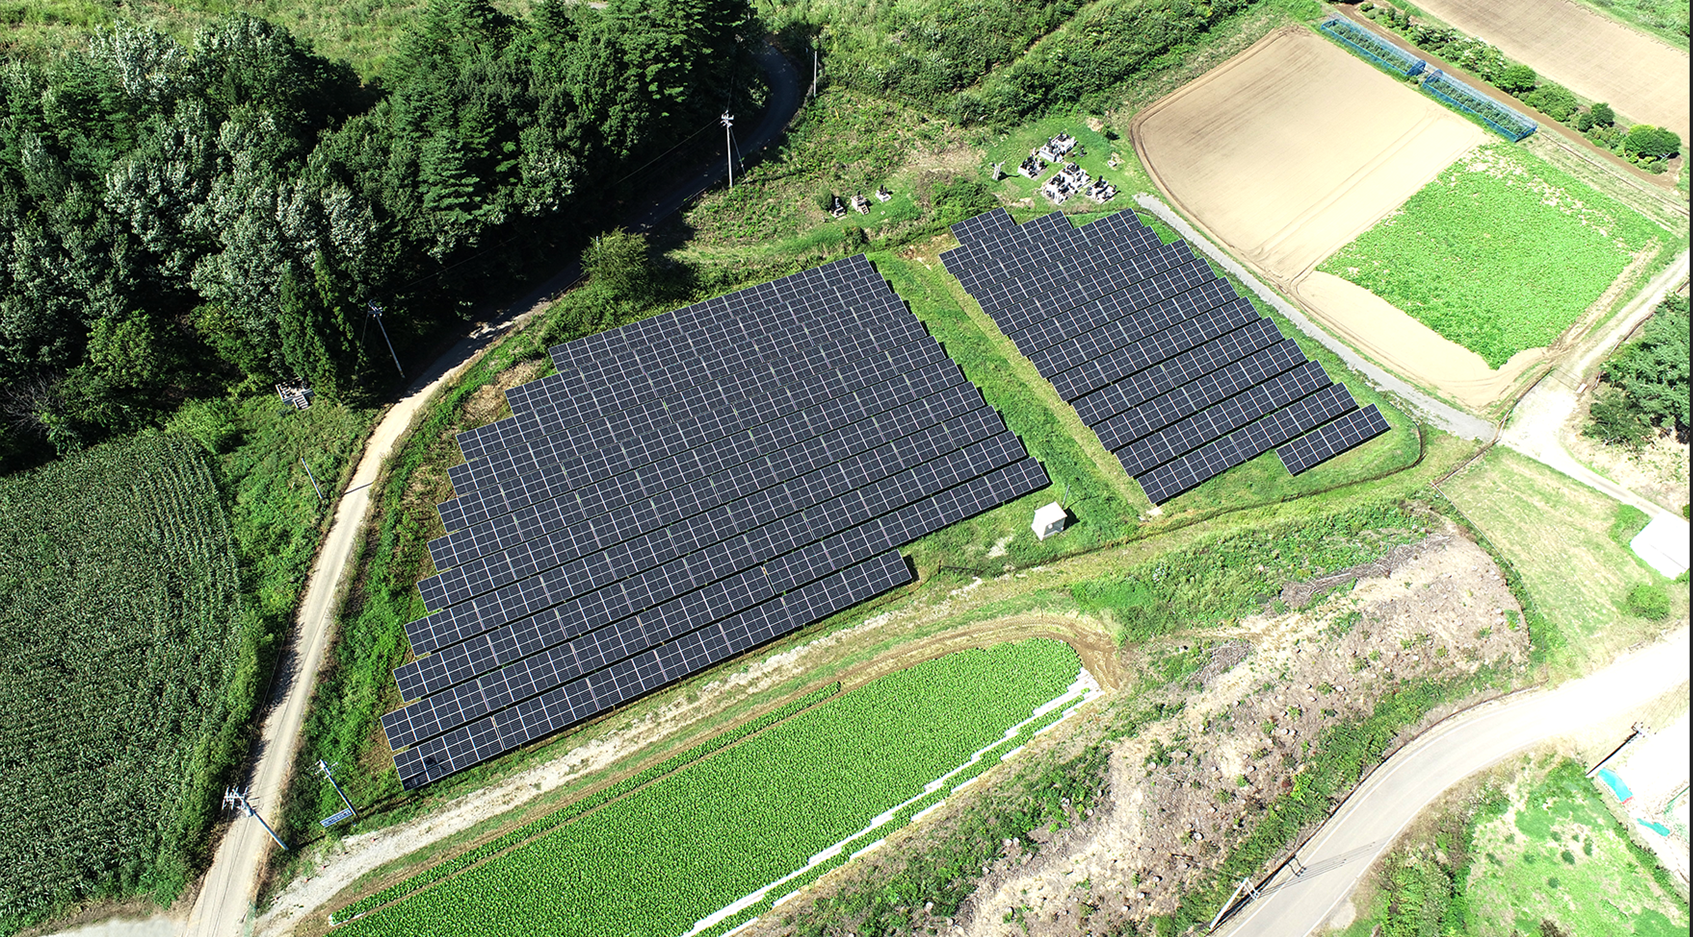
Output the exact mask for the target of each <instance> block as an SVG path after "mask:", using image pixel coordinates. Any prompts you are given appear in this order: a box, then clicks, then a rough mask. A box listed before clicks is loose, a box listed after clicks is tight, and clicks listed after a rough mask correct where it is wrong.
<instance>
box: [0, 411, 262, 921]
mask: <svg viewBox="0 0 1693 937" xmlns="http://www.w3.org/2000/svg"><path fill="white" fill-rule="evenodd" d="M236 549H237V545H236V542H235V538H234V536H233V535H232V532H231V529H230V520H229V514H228V512H227V511H226V510H225V508H224V505H223V502H222V499H221V498H220V497H219V493H218V490H217V487H216V485H215V484H214V481H213V476H212V470H211V466H210V464H209V462H208V460H207V459H206V458H205V455H204V453H203V452H201V451H200V449H199V447H198V446H197V445H195V444H194V443H193V442H191V441H190V440H188V439H186V438H185V437H181V436H168V437H161V436H159V435H156V434H155V435H152V436H144V437H140V438H132V439H128V440H124V441H121V442H114V443H110V444H108V445H104V446H99V447H97V448H94V449H91V450H88V451H86V452H83V453H80V454H78V455H75V456H71V457H67V458H64V459H61V460H59V461H57V462H54V463H53V464H51V465H49V466H47V467H45V468H43V469H39V470H36V471H33V472H28V473H25V474H22V475H18V476H14V477H11V478H7V479H4V480H0V673H4V674H5V678H4V679H0V804H4V805H5V806H4V819H3V822H0V828H3V829H4V834H3V835H0V868H4V869H7V870H8V872H7V874H5V875H0V933H11V932H12V931H14V930H16V929H17V928H18V927H20V926H24V925H27V924H29V923H32V922H34V921H37V920H40V919H42V918H43V917H44V916H45V915H46V914H48V913H50V912H52V911H54V910H55V909H57V908H58V907H61V906H63V905H64V904H66V903H68V902H72V901H78V900H84V899H88V898H96V897H106V896H118V895H127V894H133V893H137V892H142V893H149V894H151V895H152V896H153V897H154V898H156V899H158V900H160V901H169V900H171V899H172V898H174V897H175V896H176V894H177V893H178V892H179V891H180V890H181V889H182V887H183V886H184V885H186V884H187V883H188V880H189V878H190V877H191V875H192V872H193V870H194V868H195V865H196V863H197V862H198V861H199V853H200V850H201V848H202V845H203V842H204V836H205V834H206V832H207V829H208V828H209V827H210V825H211V822H212V820H213V818H214V814H215V811H216V807H217V803H216V796H217V792H216V790H215V785H216V784H217V783H218V782H220V781H221V780H222V779H223V776H224V772H225V771H226V770H227V769H228V767H229V766H230V764H231V762H232V760H233V759H234V758H236V757H239V752H238V748H239V746H240V745H242V743H243V741H244V731H245V727H246V721H247V717H248V714H249V713H250V712H251V708H252V704H253V700H254V697H255V696H256V694H257V692H258V686H257V683H258V681H259V680H260V679H261V677H262V675H261V674H259V673H257V672H256V669H257V666H256V660H257V649H256V647H255V643H256V640H257V632H258V631H259V628H257V627H256V626H255V618H254V615H253V614H252V612H251V610H250V609H249V610H246V611H244V610H243V602H242V600H241V595H240V593H241V577H240V573H239V572H238V567H237V562H236ZM78 805H80V806H78Z"/></svg>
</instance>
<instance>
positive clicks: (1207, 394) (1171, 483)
mask: <svg viewBox="0 0 1693 937" xmlns="http://www.w3.org/2000/svg"><path fill="white" fill-rule="evenodd" d="M1006 221H1007V218H1005V217H1002V216H1001V215H1000V214H995V215H994V217H993V218H991V219H990V218H987V217H986V216H983V217H980V218H975V219H969V220H967V221H964V222H961V223H959V224H958V225H955V226H954V230H955V231H956V232H957V233H958V239H959V245H960V246H959V247H958V248H957V249H955V250H951V251H947V252H946V253H944V254H942V255H941V257H942V261H943V262H944V263H945V264H946V267H947V269H948V270H949V271H950V272H951V273H952V274H953V275H954V276H956V277H958V279H959V282H961V283H962V284H963V285H964V288H965V289H966V290H967V291H968V292H969V293H970V295H971V296H973V297H975V298H976V300H977V302H978V303H980V305H981V307H982V309H983V311H985V312H987V313H988V314H989V315H990V316H992V317H993V318H994V321H995V322H996V323H997V324H998V325H999V327H1000V329H1001V331H1003V332H1004V333H1005V334H1006V336H1007V337H1008V338H1010V339H1011V340H1012V341H1013V342H1015V343H1016V344H1017V347H1018V350H1020V351H1021V352H1022V353H1023V354H1024V355H1026V356H1027V357H1028V358H1029V361H1030V362H1031V363H1032V364H1034V366H1035V368H1036V370H1038V371H1039V372H1040V373H1041V375H1042V376H1043V377H1045V378H1046V379H1047V380H1049V381H1051V382H1052V385H1053V387H1054V388H1055V389H1056V390H1057V391H1058V394H1059V396H1061V397H1063V398H1064V399H1065V400H1067V401H1069V402H1071V403H1072V404H1073V405H1074V406H1075V408H1076V413H1077V415H1078V416H1080V417H1081V418H1082V422H1083V423H1085V424H1087V425H1088V426H1089V427H1090V428H1092V429H1093V430H1094V432H1095V433H1097V434H1098V436H1099V439H1100V442H1102V443H1103V444H1104V445H1105V446H1106V448H1108V449H1111V450H1113V451H1114V452H1115V453H1116V455H1117V456H1118V458H1119V460H1121V462H1122V463H1123V467H1124V469H1125V470H1126V471H1128V472H1129V473H1130V474H1132V475H1135V476H1136V477H1137V478H1138V479H1139V480H1140V482H1141V485H1142V487H1143V488H1144V489H1145V491H1146V493H1147V496H1148V497H1149V498H1151V499H1152V501H1153V502H1155V503H1161V502H1163V501H1166V500H1168V499H1170V498H1172V497H1175V496H1176V495H1178V494H1181V493H1182V492H1184V491H1188V490H1190V489H1192V488H1194V487H1195V486H1197V485H1199V484H1201V483H1203V482H1204V481H1205V480H1206V479H1209V478H1212V477H1214V476H1215V475H1217V474H1218V473H1220V472H1223V471H1225V470H1227V469H1228V468H1230V467H1232V466H1234V465H1238V464H1240V463H1242V462H1245V461H1247V460H1249V459H1251V458H1254V457H1256V456H1257V455H1259V454H1260V453H1262V452H1264V451H1266V450H1267V449H1269V448H1273V447H1275V446H1278V445H1282V444H1283V443H1285V442H1287V440H1289V439H1293V438H1294V437H1295V436H1301V435H1303V434H1305V433H1306V432H1307V431H1309V430H1311V429H1312V428H1314V427H1317V426H1318V425H1319V424H1325V423H1327V425H1326V426H1325V427H1324V428H1323V429H1322V430H1320V431H1319V432H1316V433H1312V434H1311V435H1310V436H1308V437H1306V438H1303V439H1300V440H1298V441H1297V442H1295V443H1291V444H1288V445H1287V446H1285V447H1284V448H1283V450H1282V457H1283V461H1284V462H1285V463H1286V464H1287V466H1288V468H1289V470H1290V471H1294V472H1298V471H1303V470H1304V469H1305V468H1308V467H1309V466H1310V465H1314V464H1316V462H1319V461H1321V460H1322V459H1324V458H1328V457H1329V456H1331V455H1333V454H1334V453H1335V452H1338V451H1342V450H1343V449H1344V448H1346V447H1347V446H1351V445H1357V444H1358V442H1361V441H1362V439H1364V438H1369V437H1368V436H1360V434H1361V433H1365V432H1370V433H1371V434H1374V433H1375V432H1377V427H1378V426H1384V425H1385V421H1382V420H1381V419H1380V415H1379V414H1376V413H1374V412H1373V411H1371V413H1370V414H1369V415H1364V414H1363V413H1362V412H1361V411H1359V412H1351V411H1355V408H1356V403H1355V402H1354V401H1353V400H1352V397H1351V394H1350V393H1348V392H1347V391H1346V389H1345V388H1344V387H1341V386H1339V385H1334V384H1332V383H1331V382H1330V380H1329V378H1328V376H1327V374H1325V373H1324V371H1323V369H1322V368H1321V367H1320V366H1318V365H1317V364H1315V363H1312V362H1310V361H1307V360H1306V358H1305V356H1304V354H1303V353H1301V352H1300V350H1299V347H1298V346H1297V345H1296V344H1295V343H1294V342H1292V341H1289V340H1286V339H1283V338H1282V337H1281V335H1280V333H1279V332H1278V331H1277V329H1276V327H1275V325H1274V323H1272V322H1270V321H1268V320H1266V319H1264V318H1263V317H1262V316H1261V315H1260V314H1259V313H1258V311H1257V309H1256V308H1255V307H1254V306H1253V305H1252V303H1251V302H1250V301H1248V300H1247V299H1245V298H1242V297H1240V296H1239V295H1238V294H1236V293H1235V291H1234V289H1233V287H1231V286H1230V285H1229V283H1228V282H1227V281H1225V280H1222V279H1220V278H1219V277H1218V276H1217V275H1216V274H1215V273H1214V272H1213V270H1212V268H1211V266H1210V264H1209V263H1208V262H1207V261H1205V260H1204V259H1203V258H1200V257H1199V256H1197V255H1196V254H1194V252H1193V251H1192V250H1191V249H1190V248H1189V247H1188V246H1187V244H1186V243H1183V242H1178V243H1174V244H1169V245H1164V244H1161V243H1159V241H1158V239H1157V238H1156V236H1155V235H1153V233H1152V232H1151V230H1150V229H1148V228H1146V227H1144V226H1143V225H1141V224H1140V223H1139V222H1138V221H1137V220H1135V218H1134V216H1133V213H1132V212H1120V213H1117V214H1115V215H1112V216H1109V217H1108V218H1105V219H1102V220H1100V221H1096V222H1094V223H1092V224H1089V225H1084V226H1082V227H1080V228H1076V227H1072V226H1071V225H1070V224H1069V222H1068V220H1067V219H1065V217H1064V216H1063V215H1062V214H1060V213H1057V212H1054V213H1051V214H1047V215H1044V216H1042V217H1040V218H1036V219H1035V220H1033V221H1030V222H1028V223H1026V224H1022V225H1008V224H1007V223H1006ZM1343 414H1346V415H1345V416H1342V415H1343ZM1336 417H1342V418H1341V419H1335V418H1336ZM1330 420H1334V422H1333V423H1328V422H1327V421H1330ZM1337 447H1338V448H1337ZM1295 466H1300V467H1298V468H1296V467H1295Z"/></svg>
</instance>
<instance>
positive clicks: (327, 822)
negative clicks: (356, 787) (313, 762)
mask: <svg viewBox="0 0 1693 937" xmlns="http://www.w3.org/2000/svg"><path fill="white" fill-rule="evenodd" d="M317 770H319V771H322V772H323V776H324V777H326V778H328V779H329V786H330V787H333V788H335V793H337V794H339V795H341V803H343V804H346V805H347V809H345V810H343V811H341V812H340V813H337V814H335V815H334V816H330V817H325V818H323V819H322V820H321V821H319V822H320V823H322V824H323V826H324V828H325V829H328V828H329V827H332V826H334V825H335V824H337V823H340V822H341V821H342V820H346V819H350V818H352V817H355V816H358V811H357V810H354V809H353V802H352V801H350V800H348V799H347V792H346V791H344V790H342V789H341V785H339V784H337V783H335V775H333V774H331V773H329V765H327V764H324V761H323V759H322V758H319V759H318V760H317Z"/></svg>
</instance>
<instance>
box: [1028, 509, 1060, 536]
mask: <svg viewBox="0 0 1693 937" xmlns="http://www.w3.org/2000/svg"><path fill="white" fill-rule="evenodd" d="M1067 517H1068V515H1066V514H1065V513H1064V509H1063V508H1062V507H1059V505H1058V502H1056V501H1054V502H1052V503H1051V504H1046V505H1042V506H1041V507H1039V508H1037V509H1036V510H1035V520H1034V523H1032V524H1030V525H1029V527H1030V529H1032V530H1033V531H1034V532H1035V537H1036V538H1038V539H1040V540H1045V539H1046V538H1048V537H1050V536H1052V535H1053V534H1059V533H1063V532H1064V521H1065V520H1066V519H1067Z"/></svg>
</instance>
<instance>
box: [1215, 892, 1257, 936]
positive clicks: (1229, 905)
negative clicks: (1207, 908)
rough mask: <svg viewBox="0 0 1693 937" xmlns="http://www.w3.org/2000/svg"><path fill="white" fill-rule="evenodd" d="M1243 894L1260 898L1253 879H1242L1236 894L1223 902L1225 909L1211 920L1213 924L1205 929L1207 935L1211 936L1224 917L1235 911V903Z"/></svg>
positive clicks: (1219, 911)
mask: <svg viewBox="0 0 1693 937" xmlns="http://www.w3.org/2000/svg"><path fill="white" fill-rule="evenodd" d="M1242 892H1245V893H1246V894H1247V896H1248V897H1251V898H1256V897H1258V889H1257V887H1255V886H1254V885H1253V884H1252V879H1250V878H1243V879H1241V880H1240V884H1239V885H1236V886H1235V889H1234V894H1232V895H1230V896H1229V900H1228V901H1225V902H1223V907H1222V908H1221V909H1220V910H1218V911H1217V916H1216V917H1214V918H1212V919H1211V924H1210V925H1209V926H1208V927H1206V928H1205V933H1207V934H1209V933H1211V932H1212V931H1214V930H1216V929H1217V923H1218V922H1219V921H1221V920H1222V919H1223V915H1225V914H1227V913H1229V912H1230V911H1231V910H1233V909H1234V903H1235V902H1236V901H1239V900H1240V895H1241V893H1242Z"/></svg>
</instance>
